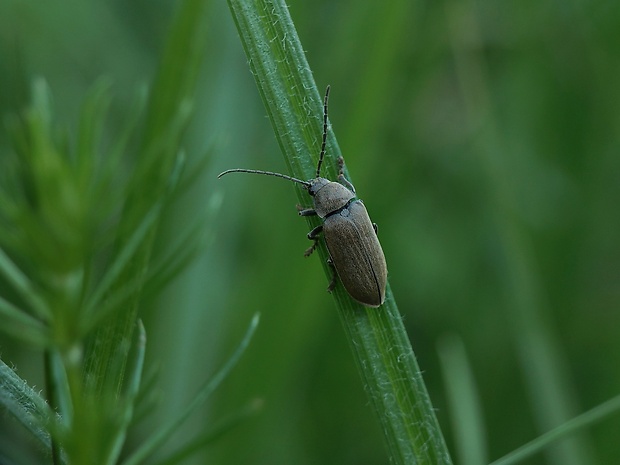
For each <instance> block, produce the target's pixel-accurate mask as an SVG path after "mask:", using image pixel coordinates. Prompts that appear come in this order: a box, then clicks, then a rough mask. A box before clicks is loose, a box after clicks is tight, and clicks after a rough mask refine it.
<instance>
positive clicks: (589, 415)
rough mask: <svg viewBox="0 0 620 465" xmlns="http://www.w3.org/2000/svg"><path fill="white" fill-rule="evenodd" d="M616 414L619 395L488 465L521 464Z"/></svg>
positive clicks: (619, 404)
mask: <svg viewBox="0 0 620 465" xmlns="http://www.w3.org/2000/svg"><path fill="white" fill-rule="evenodd" d="M618 412H620V395H618V396H616V397H613V398H612V399H609V400H608V401H607V402H603V403H602V404H600V405H598V406H596V407H594V408H593V409H590V410H588V411H587V412H585V413H582V414H581V415H579V416H577V417H575V418H573V419H572V420H569V421H567V422H565V423H563V424H562V425H560V426H558V427H557V428H554V429H552V430H551V431H548V432H546V433H545V434H543V435H542V436H539V437H538V438H536V439H534V440H533V441H530V442H528V443H527V444H524V445H523V446H521V447H519V448H518V449H516V450H514V451H513V452H511V453H510V454H508V455H506V456H504V457H502V458H501V459H498V460H495V461H494V462H492V463H491V464H490V465H513V464H516V463H521V462H523V460H524V459H526V458H528V457H531V456H532V455H534V454H538V453H540V452H541V451H543V450H544V449H545V448H547V447H549V446H550V445H551V444H552V443H554V442H555V441H558V440H560V439H563V438H565V437H567V436H569V435H571V434H575V433H577V432H581V431H582V430H583V429H585V428H586V427H588V426H591V425H593V424H595V423H598V422H600V421H601V420H603V419H605V418H607V417H609V416H611V415H614V414H617V413H618Z"/></svg>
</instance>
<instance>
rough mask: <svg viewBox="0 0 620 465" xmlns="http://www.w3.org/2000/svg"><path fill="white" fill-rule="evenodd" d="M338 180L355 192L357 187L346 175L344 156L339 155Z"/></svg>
mask: <svg viewBox="0 0 620 465" xmlns="http://www.w3.org/2000/svg"><path fill="white" fill-rule="evenodd" d="M338 167H339V168H340V170H339V171H338V182H339V183H340V184H342V185H343V186H344V187H346V188H347V189H349V190H350V191H351V192H353V193H354V194H355V187H353V184H351V183H350V182H349V181H348V180H347V178H345V177H344V158H342V157H338Z"/></svg>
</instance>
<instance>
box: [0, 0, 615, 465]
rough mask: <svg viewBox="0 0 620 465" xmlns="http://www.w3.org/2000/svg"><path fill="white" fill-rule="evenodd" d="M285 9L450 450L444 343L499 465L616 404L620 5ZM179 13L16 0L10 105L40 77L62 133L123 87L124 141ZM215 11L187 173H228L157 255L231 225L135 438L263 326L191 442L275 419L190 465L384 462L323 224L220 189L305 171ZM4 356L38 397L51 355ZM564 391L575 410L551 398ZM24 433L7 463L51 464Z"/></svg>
mask: <svg viewBox="0 0 620 465" xmlns="http://www.w3.org/2000/svg"><path fill="white" fill-rule="evenodd" d="M289 5H290V13H291V16H292V18H293V20H294V22H295V24H296V26H297V29H298V33H299V35H300V38H301V41H302V44H303V46H304V48H305V50H306V52H307V57H308V61H309V63H310V66H311V67H312V69H313V72H314V76H315V79H316V81H317V85H318V87H319V89H321V91H322V89H323V88H324V87H325V85H327V84H331V86H332V94H331V101H330V119H331V123H332V129H333V130H334V131H335V134H336V136H337V137H338V141H339V144H340V147H341V149H342V151H343V154H344V155H345V158H346V160H347V163H348V167H349V171H350V173H351V176H352V177H353V181H354V183H355V186H356V188H357V192H358V194H359V195H360V197H361V198H363V199H364V201H365V203H366V206H367V207H368V210H369V211H370V214H371V217H372V219H373V221H375V222H377V223H378V224H379V236H380V239H381V242H382V244H383V247H384V250H385V255H386V258H387V261H388V266H389V271H390V283H391V286H392V290H393V292H394V296H395V298H396V301H397V302H398V304H399V308H400V311H401V313H402V314H403V316H404V319H405V324H406V325H407V328H408V331H409V334H410V338H411V341H412V345H413V348H414V351H415V352H416V355H417V357H418V361H419V364H420V366H421V368H422V370H424V376H425V380H426V383H427V386H428V389H429V391H430V395H431V398H432V400H433V403H434V405H435V407H436V408H437V415H438V417H439V420H440V423H441V424H442V427H443V429H444V434H445V435H446V438H447V440H448V443H449V446H450V448H451V449H452V450H453V451H454V450H455V449H454V447H455V442H454V436H453V430H452V425H451V423H450V421H451V416H450V415H451V412H450V408H449V405H448V404H447V400H446V390H445V383H446V380H445V379H444V378H443V377H442V371H441V368H440V361H439V357H438V346H441V341H443V340H445V336H447V335H450V336H455V335H456V336H458V337H459V338H461V339H462V341H463V342H464V345H465V348H466V351H467V355H468V357H469V360H470V363H471V369H472V371H473V374H474V376H475V380H476V383H477V387H478V389H479V400H480V405H481V408H482V414H483V419H484V426H485V429H486V434H487V440H488V446H489V457H490V458H491V459H494V458H497V457H500V456H501V455H503V454H505V453H507V452H509V451H511V450H513V449H514V448H516V447H518V446H520V445H521V444H523V443H525V442H527V441H528V440H531V439H533V438H534V437H536V436H538V435H539V434H541V433H542V432H543V431H544V430H545V429H548V428H549V427H551V426H553V425H556V424H558V422H561V421H562V417H564V419H566V418H565V417H566V415H567V414H568V415H569V416H572V415H576V414H577V413H580V412H582V411H584V410H586V409H589V408H592V407H594V406H596V405H598V404H600V403H601V402H603V401H604V400H606V399H608V398H610V397H612V396H613V395H615V394H617V393H618V392H619V391H620V355H619V354H620V337H619V328H620V314H619V310H620V308H619V303H620V214H619V211H618V210H619V205H620V156H619V154H620V85H619V79H618V76H620V3H619V2H614V1H610V0H591V1H588V2H581V1H574V2H557V1H550V0H543V1H537V2H532V1H516V0H512V1H506V2H491V1H488V0H487V1H484V0H482V1H478V2H475V1H460V0H454V1H444V2H408V1H403V0H395V1H393V2H385V3H384V2H370V1H363V0H362V1H360V0H346V1H339V2H330V1H323V0H320V1H312V2H310V1H302V0H290V1H289ZM175 8H176V2H172V1H170V0H159V1H144V0H134V1H129V2H128V1H121V0H111V1H107V2H102V1H99V2H96V1H84V0H63V1H59V0H47V1H45V2H40V1H35V0H29V1H25V0H5V1H3V2H2V3H0V105H1V106H0V110H1V113H2V114H3V115H6V114H7V113H11V112H14V111H16V110H18V109H20V108H21V107H23V105H24V104H25V103H26V102H27V101H28V86H29V82H30V80H31V79H32V77H34V76H43V77H45V78H46V79H47V81H48V82H49V85H50V87H51V90H52V92H53V94H54V100H55V102H54V104H55V108H56V110H57V112H58V114H59V115H60V119H61V120H62V121H63V122H65V123H66V124H67V125H75V124H76V123H75V119H76V117H77V111H78V108H79V105H80V103H81V102H82V100H83V98H84V96H85V94H86V92H87V91H88V89H89V88H90V87H91V86H92V85H93V83H94V82H95V81H96V80H97V78H98V77H100V76H102V75H104V76H108V77H110V78H111V79H112V80H113V82H114V86H113V92H114V96H115V101H114V102H115V103H114V107H113V109H112V117H111V118H110V125H111V126H112V127H114V125H115V124H119V123H118V122H119V121H123V117H122V116H123V115H125V114H126V113H128V112H129V110H130V107H131V103H132V96H133V95H134V94H135V93H136V92H137V91H138V90H139V89H140V87H141V86H143V85H145V84H148V83H149V82H150V81H151V79H152V77H153V74H154V72H155V69H156V66H157V60H158V55H159V53H160V51H161V47H162V44H163V41H164V38H165V33H166V30H167V27H168V26H169V24H170V18H171V16H172V14H173V12H174V11H175ZM209 14H210V16H211V19H210V23H211V28H210V30H209V38H208V41H209V42H208V46H207V53H206V54H205V56H204V66H203V73H202V76H201V82H200V85H199V94H198V96H197V99H196V102H195V110H196V111H195V117H194V120H193V123H192V127H191V131H190V132H189V134H188V136H187V144H186V147H187V153H188V155H189V157H190V162H191V161H192V160H193V161H197V160H198V159H200V158H201V157H203V156H204V154H205V153H209V156H211V157H212V159H211V160H210V161H209V164H208V168H207V170H206V171H205V173H204V176H202V177H201V179H200V181H199V182H198V183H196V185H194V186H193V188H192V190H191V192H189V193H188V195H186V196H185V197H184V198H183V201H182V202H181V203H180V204H179V205H177V206H176V207H175V208H174V210H173V211H171V212H170V213H169V215H168V218H167V221H166V222H165V225H164V230H163V231H162V234H161V238H160V243H161V247H165V246H166V244H167V243H169V242H171V241H172V238H174V237H176V236H175V234H176V231H177V230H178V228H179V225H182V224H187V223H190V222H192V221H193V220H194V219H195V218H196V217H197V216H199V215H202V214H204V213H205V212H206V211H207V210H208V209H209V205H213V204H218V203H219V204H221V208H220V210H219V213H218V215H217V216H216V217H215V218H213V219H212V220H211V222H210V223H209V224H208V225H207V227H206V229H205V231H204V234H203V235H204V238H205V244H206V246H205V248H204V251H203V253H201V255H200V256H198V257H196V260H195V262H194V263H193V264H192V266H191V267H190V268H188V269H187V270H186V272H184V273H183V275H182V276H180V277H179V279H177V280H176V281H175V282H174V284H173V285H171V286H170V287H169V288H168V289H166V290H165V292H163V293H162V294H161V296H160V298H159V299H158V300H157V301H154V302H149V303H148V305H145V309H144V311H143V318H144V321H145V325H146V330H147V335H148V357H147V363H148V367H149V368H147V371H148V369H152V368H153V367H158V369H159V375H158V376H159V377H158V382H157V387H156V394H157V395H158V396H159V399H160V403H159V404H158V409H157V410H156V411H153V412H150V414H149V415H150V416H149V417H147V418H146V419H145V420H144V421H142V422H141V423H139V424H138V425H137V427H136V428H135V430H134V433H133V435H132V436H131V437H130V438H129V444H128V447H129V448H130V447H131V444H132V443H135V442H136V441H139V440H140V439H141V438H144V437H145V436H146V435H148V433H149V431H151V430H152V425H153V424H157V423H158V422H160V421H163V419H164V418H166V417H169V416H172V415H174V413H175V412H176V411H178V410H179V409H180V408H181V407H182V406H184V405H186V404H187V403H188V402H189V400H190V399H191V398H192V396H193V394H194V393H195V392H196V390H197V389H198V386H199V385H200V383H201V382H202V381H204V380H205V379H206V378H207V377H209V376H210V375H211V374H212V373H213V372H214V371H215V370H216V369H217V368H218V367H219V366H220V365H221V363H223V361H224V360H225V359H226V357H227V356H228V355H229V353H230V351H231V350H232V348H233V347H234V346H235V344H236V343H237V341H238V340H239V338H240V337H241V335H242V333H243V331H244V329H245V327H246V326H247V324H248V322H249V320H250V318H251V316H252V314H253V313H254V312H257V311H259V312H261V324H260V327H259V330H258V333H257V335H256V336H255V339H254V340H253V342H252V344H251V346H250V350H249V351H248V353H246V354H245V355H244V357H243V359H242V361H241V363H240V365H239V366H238V367H237V368H236V369H235V370H234V372H233V375H232V376H231V377H230V378H228V379H227V380H226V381H225V383H224V385H223V386H222V387H221V388H220V389H219V391H218V392H217V395H216V396H215V397H214V398H212V399H211V401H210V403H209V404H208V405H207V406H206V407H205V408H204V410H202V411H200V412H197V413H196V415H194V416H193V418H192V419H191V421H190V422H189V424H187V425H186V426H185V427H184V428H183V429H182V430H181V431H179V433H178V435H177V438H175V439H177V440H178V441H179V443H180V442H184V441H185V439H186V438H188V437H190V436H191V435H193V434H194V433H196V432H197V431H201V430H203V429H205V428H208V427H209V426H210V425H213V424H214V423H215V422H216V421H217V420H218V419H220V418H222V417H224V416H226V415H227V414H229V413H231V412H235V411H237V410H238V409H239V408H241V407H242V406H243V405H245V404H246V403H247V402H248V401H251V400H253V399H261V400H262V402H264V406H263V408H262V410H261V412H260V413H259V414H258V415H257V416H255V417H252V418H251V419H249V420H247V421H244V422H243V423H242V424H241V425H239V426H238V427H237V428H236V429H234V430H233V431H231V432H230V433H228V434H226V435H225V436H223V437H221V438H219V439H218V440H217V441H216V442H214V443H213V445H212V446H210V447H209V448H207V450H206V451H205V452H204V453H203V454H201V455H200V454H199V455H198V456H196V457H195V459H194V461H193V462H192V461H188V463H211V464H222V465H225V464H242V463H243V464H245V463H252V464H273V465H278V464H293V463H294V464H298V465H306V464H308V465H309V464H328V463H338V464H383V463H387V462H388V459H387V457H386V454H385V450H384V448H383V445H382V433H381V431H380V430H379V427H378V423H377V421H376V419H375V418H374V417H373V413H372V411H371V408H370V406H369V404H368V401H367V399H366V398H365V394H364V392H363V387H362V385H361V382H360V379H359V377H358V375H357V372H356V369H355V366H354V364H353V360H352V357H351V355H350V352H349V348H348V347H347V341H346V339H345V336H344V334H343V331H342V329H341V326H340V322H339V321H338V316H337V313H336V311H335V306H334V305H333V303H332V302H331V300H330V296H329V294H328V293H327V292H325V288H326V286H327V284H328V280H327V279H326V277H325V276H324V275H323V273H322V271H321V266H319V263H317V260H318V259H317V258H316V257H312V258H310V259H304V257H303V251H304V250H305V248H306V247H307V246H308V245H309V244H308V241H307V239H306V238H305V234H306V232H307V226H306V223H305V221H303V220H302V219H300V218H298V217H297V215H296V209H295V203H296V198H295V195H294V192H293V189H292V186H290V185H288V184H287V183H285V182H283V181H280V180H274V179H267V178H261V177H252V176H246V177H243V176H241V175H239V176H235V177H233V176H231V177H228V178H225V179H223V180H221V181H217V180H216V179H215V175H216V174H217V173H219V172H220V171H223V170H224V169H228V168H238V167H247V168H256V169H267V170H273V171H280V172H282V171H285V166H284V162H283V160H282V157H281V154H280V153H279V148H278V147H277V144H276V142H275V138H274V136H273V132H272V130H271V127H270V123H269V121H268V119H267V117H266V113H265V110H264V108H263V106H262V102H261V100H260V97H259V94H258V92H257V90H256V86H255V84H254V81H253V78H252V75H251V73H250V72H249V67H248V65H247V60H246V58H245V56H244V54H243V50H242V47H241V44H240V41H239V39H238V37H237V33H236V31H235V28H234V24H233V21H232V19H231V17H230V14H229V11H228V8H227V5H226V3H225V2H224V1H223V0H222V1H213V2H212V4H211V7H210V11H209ZM318 137H320V134H317V138H318ZM0 355H1V356H2V359H3V360H4V361H5V362H6V363H8V364H12V365H14V366H15V367H16V368H17V370H18V373H19V374H20V375H21V376H23V377H24V378H25V379H27V380H28V381H29V382H30V384H31V385H35V386H43V379H42V356H41V354H40V353H38V352H34V351H31V350H29V349H28V348H27V347H23V346H21V345H17V344H15V342H14V341H12V340H8V339H6V338H4V337H2V339H0ZM539 362H541V363H539ZM541 367H542V368H541ZM548 368H550V369H551V371H552V372H553V373H550V372H548V371H547V369H548ZM547 378H549V380H548V379H547ZM457 381H458V380H457ZM558 381H559V382H560V388H561V390H560V394H559V396H560V397H561V399H562V402H560V403H561V404H562V405H563V406H561V407H559V408H558V409H559V410H558V409H555V408H554V406H552V405H551V406H550V405H547V404H546V402H545V401H544V399H545V397H544V395H541V392H542V391H545V389H547V388H549V389H551V391H552V392H553V389H552V388H550V387H549V386H552V385H553V383H554V382H556V383H557V382H558ZM451 382H454V380H452V381H451ZM556 394H557V393H555V394H551V395H552V397H553V396H555V395H556ZM541 399H543V400H542V401H541ZM14 430H15V427H14V424H12V423H10V422H8V421H7V419H6V418H3V417H0V448H2V450H5V451H6V450H11V449H12V450H18V449H20V448H22V449H23V450H24V451H25V450H27V449H28V448H29V447H31V444H30V443H29V442H28V441H27V440H23V438H21V436H20V433H19V431H14ZM618 437H620V423H619V420H618V419H617V418H612V419H608V420H606V421H605V422H603V423H601V424H599V425H597V426H596V427H594V428H592V429H590V430H588V431H587V432H585V434H583V435H582V436H581V437H579V438H578V440H577V439H575V440H574V441H572V442H571V445H570V446H569V447H573V446H574V447H575V448H576V449H569V450H573V451H575V450H576V452H575V453H574V454H569V455H570V459H566V456H562V453H561V452H557V451H556V452H557V453H549V454H546V455H541V456H538V457H536V458H534V459H531V460H530V461H527V462H526V463H531V464H543V463H545V464H546V463H554V464H555V463H558V464H559V463H561V464H570V463H574V464H613V463H618V461H620V442H619V441H618ZM170 447H171V449H172V448H173V447H174V444H171V445H170ZM566 460H570V461H566Z"/></svg>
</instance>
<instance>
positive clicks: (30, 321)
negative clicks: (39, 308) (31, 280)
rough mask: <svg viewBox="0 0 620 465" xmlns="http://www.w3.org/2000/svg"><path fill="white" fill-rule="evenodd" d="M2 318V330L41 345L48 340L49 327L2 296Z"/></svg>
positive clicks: (0, 301)
mask: <svg viewBox="0 0 620 465" xmlns="http://www.w3.org/2000/svg"><path fill="white" fill-rule="evenodd" d="M0 319H1V320H2V326H1V330H2V331H4V332H5V333H6V334H9V335H10V336H12V337H14V338H16V339H19V340H22V341H27V342H31V343H34V344H37V345H39V346H41V345H44V344H45V343H46V342H47V341H48V332H47V328H46V327H45V326H44V325H43V324H42V323H41V322H40V321H38V320H36V319H35V318H33V317H31V316H30V315H28V314H27V313H26V312H24V311H23V310H21V309H19V308H17V307H16V306H15V305H13V304H12V303H10V302H8V301H7V300H5V299H4V298H2V297H0Z"/></svg>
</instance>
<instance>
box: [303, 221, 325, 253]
mask: <svg viewBox="0 0 620 465" xmlns="http://www.w3.org/2000/svg"><path fill="white" fill-rule="evenodd" d="M321 231H323V225H322V224H320V225H318V226H317V227H316V228H314V229H313V230H312V231H310V232H309V233H308V239H310V240H311V241H314V244H312V246H311V247H310V248H308V250H306V251H305V252H304V256H305V257H309V256H310V255H311V254H312V252H314V249H316V246H317V245H319V234H321Z"/></svg>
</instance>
